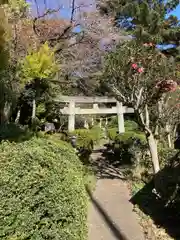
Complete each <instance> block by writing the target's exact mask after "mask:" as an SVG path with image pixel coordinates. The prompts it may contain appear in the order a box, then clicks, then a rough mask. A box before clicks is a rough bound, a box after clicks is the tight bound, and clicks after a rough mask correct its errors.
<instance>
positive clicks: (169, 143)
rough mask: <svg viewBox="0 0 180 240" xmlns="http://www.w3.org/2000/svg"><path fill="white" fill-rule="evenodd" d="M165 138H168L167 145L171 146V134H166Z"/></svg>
mask: <svg viewBox="0 0 180 240" xmlns="http://www.w3.org/2000/svg"><path fill="white" fill-rule="evenodd" d="M167 139H168V147H169V148H172V141H171V135H170V133H168V134H167Z"/></svg>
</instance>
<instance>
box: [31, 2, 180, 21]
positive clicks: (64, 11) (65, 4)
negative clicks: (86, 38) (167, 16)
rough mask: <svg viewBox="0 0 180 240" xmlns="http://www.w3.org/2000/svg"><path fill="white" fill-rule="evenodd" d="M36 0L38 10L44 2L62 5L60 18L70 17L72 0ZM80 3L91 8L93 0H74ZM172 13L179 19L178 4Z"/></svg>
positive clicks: (55, 5)
mask: <svg viewBox="0 0 180 240" xmlns="http://www.w3.org/2000/svg"><path fill="white" fill-rule="evenodd" d="M27 1H28V2H30V3H31V4H32V8H33V12H34V13H35V12H36V8H35V0H27ZM36 1H37V2H38V5H39V11H40V12H42V11H43V10H44V6H45V3H46V5H47V8H57V7H59V6H63V8H62V9H61V11H60V16H61V17H62V18H69V17H70V14H71V11H70V4H71V1H72V0H36ZM82 3H83V4H86V5H87V6H89V7H86V10H91V9H92V6H90V4H95V0H76V4H77V5H79V4H82ZM172 13H173V14H174V15H176V16H177V17H178V18H179V19H180V4H179V6H178V7H177V8H176V10H174V11H173V12H172ZM172 13H171V14H172Z"/></svg>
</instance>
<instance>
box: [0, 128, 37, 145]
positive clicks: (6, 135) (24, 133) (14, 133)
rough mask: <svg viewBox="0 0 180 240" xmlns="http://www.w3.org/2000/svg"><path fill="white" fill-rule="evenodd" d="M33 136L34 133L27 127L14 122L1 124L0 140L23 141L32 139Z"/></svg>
mask: <svg viewBox="0 0 180 240" xmlns="http://www.w3.org/2000/svg"><path fill="white" fill-rule="evenodd" d="M32 136H33V133H32V132H31V131H30V130H29V129H28V128H26V127H22V126H20V125H17V124H13V123H10V124H4V125H0V141H2V140H8V141H11V142H21V141H24V140H28V139H30V138H31V137H32Z"/></svg>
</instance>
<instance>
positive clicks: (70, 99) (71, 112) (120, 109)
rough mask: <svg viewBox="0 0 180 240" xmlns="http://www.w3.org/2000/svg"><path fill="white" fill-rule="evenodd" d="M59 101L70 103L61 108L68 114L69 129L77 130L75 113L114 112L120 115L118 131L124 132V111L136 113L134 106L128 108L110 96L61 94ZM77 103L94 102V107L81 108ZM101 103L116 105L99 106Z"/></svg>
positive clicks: (61, 110) (70, 130) (95, 113)
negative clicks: (108, 106)
mask: <svg viewBox="0 0 180 240" xmlns="http://www.w3.org/2000/svg"><path fill="white" fill-rule="evenodd" d="M55 101H58V102H65V103H68V104H69V106H68V107H64V108H63V109H60V112H61V113H62V114H64V115H68V116H69V119H68V131H69V132H72V131H74V130H75V115H80V114H81V115H85V114H86V115H97V114H113V113H116V114H117V116H118V131H119V133H124V132H125V128H124V113H134V109H133V108H128V107H125V106H123V105H122V103H121V102H118V101H117V100H116V99H115V98H108V97H85V96H79V97H78V96H60V97H59V99H55ZM76 103H92V104H93V107H92V108H80V107H76ZM99 103H116V107H111V108H99V106H98V104H99Z"/></svg>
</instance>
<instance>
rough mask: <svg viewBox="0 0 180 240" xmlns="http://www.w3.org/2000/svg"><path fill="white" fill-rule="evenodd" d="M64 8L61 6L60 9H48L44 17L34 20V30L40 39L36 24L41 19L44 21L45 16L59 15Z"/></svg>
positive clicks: (40, 16)
mask: <svg viewBox="0 0 180 240" xmlns="http://www.w3.org/2000/svg"><path fill="white" fill-rule="evenodd" d="M61 8H62V6H60V7H59V8H58V9H47V10H46V11H45V12H44V13H43V14H42V15H38V16H37V17H35V18H34V19H33V30H34V32H35V34H36V35H37V36H38V37H39V33H38V31H37V26H36V22H37V21H38V20H39V19H42V18H44V17H45V16H47V15H49V14H52V13H57V12H59V10H60V9H61Z"/></svg>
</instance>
